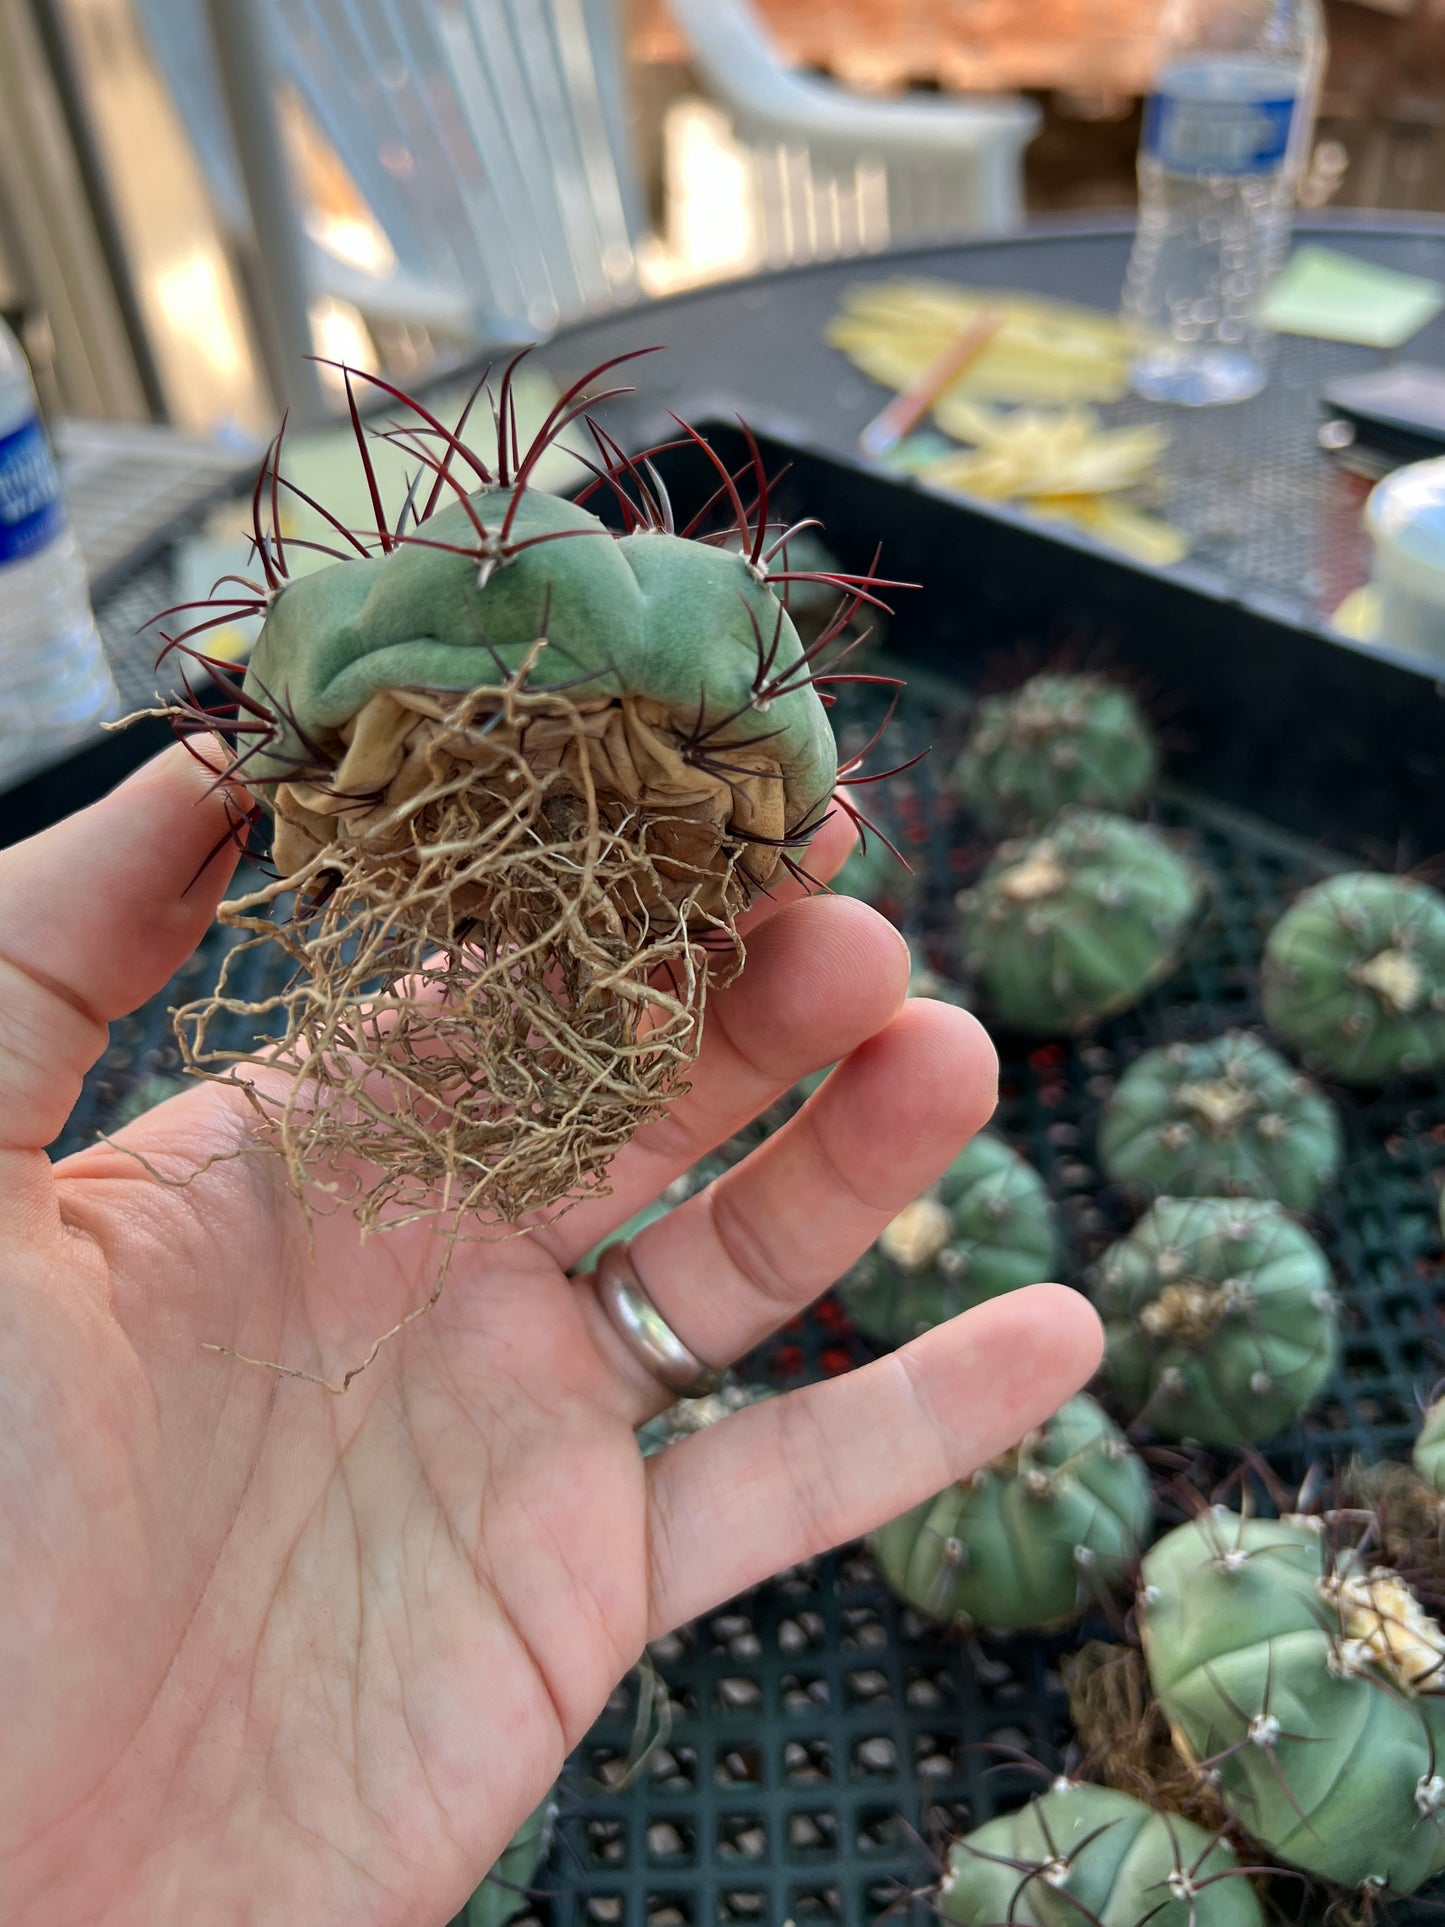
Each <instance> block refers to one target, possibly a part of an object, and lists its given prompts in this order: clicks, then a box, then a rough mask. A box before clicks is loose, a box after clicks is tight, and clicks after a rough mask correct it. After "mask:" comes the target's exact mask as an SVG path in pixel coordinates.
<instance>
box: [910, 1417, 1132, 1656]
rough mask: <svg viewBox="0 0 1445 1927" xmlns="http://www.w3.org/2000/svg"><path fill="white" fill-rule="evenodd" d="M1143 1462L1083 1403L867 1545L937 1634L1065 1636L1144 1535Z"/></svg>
mask: <svg viewBox="0 0 1445 1927" xmlns="http://www.w3.org/2000/svg"><path fill="white" fill-rule="evenodd" d="M1149 1517H1150V1497H1149V1478H1148V1474H1147V1473H1146V1472H1145V1470H1144V1465H1143V1462H1142V1461H1141V1460H1140V1459H1139V1457H1138V1456H1137V1454H1136V1453H1135V1452H1134V1451H1133V1450H1132V1449H1131V1448H1130V1446H1129V1443H1128V1441H1127V1440H1126V1439H1125V1438H1124V1437H1123V1435H1122V1434H1121V1433H1120V1431H1119V1430H1118V1428H1117V1427H1116V1426H1115V1425H1114V1424H1113V1422H1112V1420H1111V1419H1110V1418H1109V1417H1108V1415H1107V1414H1106V1413H1105V1412H1104V1410H1103V1409H1102V1407H1100V1406H1099V1405H1097V1404H1096V1403H1095V1402H1094V1400H1093V1399H1091V1398H1089V1397H1088V1396H1087V1395H1085V1394H1083V1393H1081V1394H1080V1395H1079V1396H1078V1397H1076V1398H1071V1399H1070V1400H1069V1402H1068V1404H1067V1405H1065V1406H1064V1407H1063V1408H1062V1409H1061V1410H1060V1411H1058V1412H1056V1413H1055V1415H1054V1416H1053V1418H1051V1419H1050V1420H1049V1422H1048V1423H1047V1424H1046V1425H1042V1426H1040V1427H1039V1428H1038V1429H1037V1430H1036V1431H1033V1432H1030V1433H1029V1434H1028V1436H1027V1438H1025V1439H1023V1440H1022V1441H1021V1443H1020V1444H1018V1445H1017V1446H1015V1447H1014V1449H1013V1450H1012V1451H1011V1452H1005V1453H1004V1454H1003V1455H1002V1456H1001V1457H1000V1458H998V1459H995V1460H994V1461H993V1463H992V1464H991V1465H986V1466H981V1467H980V1468H979V1470H978V1471H977V1472H974V1473H972V1474H971V1475H970V1476H969V1477H968V1478H966V1479H960V1480H959V1481H958V1482H957V1483H956V1484H954V1485H951V1486H949V1487H948V1488H947V1490H946V1491H943V1492H940V1493H939V1494H938V1495H937V1496H936V1497H935V1498H932V1499H926V1500H925V1501H924V1502H923V1504H922V1505H917V1506H914V1507H913V1509H912V1510H911V1511H909V1512H905V1513H904V1514H902V1516H901V1517H900V1518H897V1519H894V1520H891V1521H890V1522H889V1524H887V1525H886V1526H883V1527H882V1528H881V1529H880V1530H879V1531H877V1532H876V1533H874V1535H873V1540H872V1544H873V1550H874V1553H875V1554H876V1556H877V1559H878V1563H879V1566H880V1567H881V1568H882V1572H883V1576H884V1578H885V1579H886V1580H887V1581H888V1584H889V1585H890V1586H891V1587H892V1589H893V1591H894V1592H896V1593H897V1594H898V1596H899V1598H900V1599H902V1600H905V1601H906V1602H907V1604H908V1605H910V1606H912V1607H914V1608H915V1609H916V1610H917V1611H919V1612H921V1613H924V1614H926V1615H927V1617H928V1618H930V1619H936V1620H939V1621H940V1622H942V1623H944V1624H962V1625H968V1626H986V1627H992V1628H996V1629H998V1630H1001V1631H1022V1630H1024V1629H1026V1628H1030V1627H1035V1628H1037V1627H1048V1626H1063V1625H1067V1624H1068V1623H1069V1621H1071V1620H1074V1619H1077V1618H1079V1617H1080V1616H1081V1615H1082V1614H1083V1613H1084V1612H1086V1611H1087V1610H1088V1608H1089V1606H1090V1605H1091V1604H1093V1603H1094V1602H1096V1601H1097V1600H1098V1599H1099V1598H1100V1596H1101V1594H1102V1593H1104V1592H1105V1591H1107V1589H1108V1588H1109V1587H1110V1586H1112V1585H1114V1584H1116V1583H1117V1582H1118V1580H1119V1579H1120V1578H1122V1577H1123V1575H1124V1574H1125V1572H1126V1571H1127V1570H1128V1568H1129V1566H1130V1564H1131V1562H1132V1561H1133V1560H1134V1558H1135V1557H1136V1556H1137V1554H1138V1551H1139V1548H1140V1546H1141V1545H1142V1544H1143V1542H1144V1535H1145V1532H1146V1531H1147V1530H1148V1525H1149Z"/></svg>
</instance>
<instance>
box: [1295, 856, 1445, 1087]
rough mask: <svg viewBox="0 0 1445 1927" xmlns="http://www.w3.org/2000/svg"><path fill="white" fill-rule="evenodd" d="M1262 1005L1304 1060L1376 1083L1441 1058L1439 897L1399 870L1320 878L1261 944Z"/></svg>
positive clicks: (1444, 1028)
mask: <svg viewBox="0 0 1445 1927" xmlns="http://www.w3.org/2000/svg"><path fill="white" fill-rule="evenodd" d="M1262 987H1263V992H1264V1012H1265V1016H1266V1017H1267V1018H1268V1019H1269V1021H1270V1023H1271V1024H1272V1025H1273V1027H1274V1029H1275V1030H1276V1031H1277V1032H1278V1033H1279V1035H1280V1036H1281V1037H1282V1038H1283V1039H1284V1041H1285V1042H1286V1043H1287V1044H1288V1045H1289V1047H1290V1049H1291V1050H1293V1051H1296V1052H1297V1053H1298V1054H1299V1056H1300V1057H1301V1058H1303V1060H1304V1061H1305V1063H1306V1064H1308V1065H1310V1066H1311V1068H1315V1069H1318V1070H1320V1071H1321V1072H1324V1073H1327V1074H1328V1075H1329V1076H1331V1077H1337V1078H1339V1079H1340V1081H1341V1082H1342V1083H1345V1084H1379V1083H1382V1082H1384V1081H1385V1080H1386V1079H1387V1078H1391V1077H1396V1076H1400V1075H1402V1074H1403V1075H1407V1076H1416V1075H1418V1074H1419V1073H1421V1072H1426V1071H1435V1070H1439V1069H1440V1067H1441V1066H1442V1065H1445V896H1442V895H1441V894H1440V892H1439V891H1438V890H1432V889H1431V888H1430V887H1429V885H1428V884H1424V883H1415V882H1412V881H1411V880H1410V879H1409V878H1406V877H1389V876H1373V875H1370V874H1369V873H1367V872H1358V873H1351V874H1349V875H1346V876H1335V877H1331V878H1329V880H1328V881H1327V882H1325V883H1320V884H1316V885H1315V887H1314V888H1313V889H1311V890H1306V891H1305V893H1304V894H1303V896H1301V897H1300V898H1298V900H1297V901H1296V902H1295V903H1294V904H1292V905H1291V907H1290V908H1289V909H1288V910H1286V912H1285V913H1284V915H1283V916H1282V917H1281V918H1280V920H1279V922H1278V923H1277V924H1276V925H1275V927H1274V929H1273V930H1272V931H1271V932H1270V935H1269V941H1268V942H1267V943H1266V945H1265V951H1264V968H1263V974H1262Z"/></svg>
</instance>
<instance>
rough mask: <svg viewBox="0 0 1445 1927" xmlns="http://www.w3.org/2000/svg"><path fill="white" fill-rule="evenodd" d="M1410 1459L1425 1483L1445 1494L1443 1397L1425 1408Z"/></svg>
mask: <svg viewBox="0 0 1445 1927" xmlns="http://www.w3.org/2000/svg"><path fill="white" fill-rule="evenodd" d="M1410 1460H1411V1463H1412V1464H1413V1465H1414V1467H1415V1470H1416V1471H1417V1472H1418V1473H1419V1474H1420V1477H1421V1478H1422V1479H1424V1480H1425V1482H1426V1484H1427V1485H1431V1486H1433V1487H1434V1489H1435V1490H1436V1491H1437V1492H1439V1493H1441V1494H1442V1495H1445V1398H1437V1399H1436V1400H1435V1402H1434V1404H1433V1405H1431V1406H1429V1407H1428V1408H1427V1410H1426V1412H1425V1416H1424V1418H1423V1419H1422V1420H1421V1421H1420V1430H1419V1432H1418V1433H1417V1434H1416V1436H1415V1443H1414V1444H1413V1445H1412V1446H1411V1448H1410Z"/></svg>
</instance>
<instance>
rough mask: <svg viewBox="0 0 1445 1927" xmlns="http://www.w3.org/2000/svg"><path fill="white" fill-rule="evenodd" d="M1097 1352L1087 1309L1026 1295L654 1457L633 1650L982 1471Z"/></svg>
mask: <svg viewBox="0 0 1445 1927" xmlns="http://www.w3.org/2000/svg"><path fill="white" fill-rule="evenodd" d="M1102 1349H1103V1343H1102V1334H1101V1332H1100V1328H1099V1321H1098V1318H1097V1317H1096V1316H1095V1314H1094V1311H1093V1309H1092V1307H1091V1306H1090V1305H1089V1304H1088V1302H1087V1300H1085V1299H1084V1298H1082V1297H1081V1296H1080V1295H1079V1294H1078V1293H1077V1292H1074V1291H1069V1290H1066V1289H1065V1288H1064V1287H1062V1286H1060V1285H1031V1286H1029V1287H1028V1288H1027V1289H1025V1290H1022V1291H1013V1292H1009V1293H1008V1294H1007V1295H1006V1296H1005V1297H1002V1298H995V1299H993V1300H991V1301H990V1302H989V1303H988V1304H985V1305H980V1306H979V1307H978V1309H977V1310H976V1311H971V1312H967V1313H965V1315H964V1316H963V1317H962V1318H955V1319H952V1320H951V1321H950V1322H949V1323H948V1324H946V1325H940V1326H938V1327H937V1328H936V1329H935V1330H934V1331H931V1332H927V1333H925V1335H924V1336H923V1337H922V1338H918V1339H915V1340H914V1341H913V1343H912V1344H911V1345H906V1346H904V1347H903V1349H902V1350H901V1351H897V1352H893V1353H892V1354H890V1356H889V1357H887V1358H880V1359H878V1360H877V1361H876V1362H875V1363H874V1364H872V1365H865V1366H864V1367H863V1368H862V1369H861V1370H859V1371H856V1372H849V1373H848V1374H847V1375H846V1376H844V1377H842V1378H836V1379H830V1380H827V1381H825V1382H824V1383H822V1384H819V1385H809V1386H806V1387H805V1388H804V1389H803V1390H802V1391H798V1392H792V1393H790V1394H789V1395H788V1396H787V1397H786V1398H777V1399H768V1400H765V1401H764V1402H763V1403H761V1404H758V1405H753V1406H750V1407H748V1408H747V1409H746V1410H745V1411H742V1412H739V1413H737V1414H735V1415H734V1416H733V1417H732V1418H729V1419H725V1420H724V1421H723V1422H722V1423H721V1424H720V1425H715V1426H712V1427H711V1428H710V1429H709V1430H707V1431H705V1432H700V1433H698V1434H696V1435H695V1436H694V1437H693V1438H690V1439H687V1440H684V1441H683V1442H682V1443H681V1444H679V1445H674V1446H671V1447H669V1449H668V1450H667V1451H666V1452H661V1453H659V1454H658V1455H657V1456H656V1457H655V1458H653V1459H651V1460H650V1461H649V1462H648V1466H647V1476H648V1484H649V1489H650V1498H651V1517H650V1544H651V1547H652V1564H653V1578H652V1601H651V1623H650V1626H649V1630H648V1638H649V1639H655V1638H657V1637H658V1636H659V1635H660V1634H662V1633H664V1632H669V1631H671V1629H672V1628H673V1627H674V1626H679V1625H681V1624H682V1623H683V1622H684V1621H685V1620H689V1619H692V1618H693V1617H694V1616H695V1615H696V1614H698V1613H701V1612H706V1611H707V1610H708V1609H709V1608H711V1607H713V1606H715V1605H717V1604H718V1603H719V1602H720V1601H722V1600H724V1599H730V1598H732V1597H733V1596H734V1595H735V1594H736V1593H738V1592H741V1591H742V1590H743V1589H744V1588H745V1587H747V1586H752V1585H756V1584H757V1583H758V1582H759V1581H761V1580H764V1579H767V1578H769V1577H770V1576H771V1575H772V1574H773V1573H775V1572H781V1571H782V1570H783V1568H784V1567H786V1566H791V1565H795V1564H797V1562H798V1561H799V1560H800V1559H807V1558H810V1557H812V1556H813V1555H814V1554H815V1553H819V1552H824V1551H826V1550H827V1548H828V1547H830V1546H836V1545H841V1544H842V1543H843V1542H844V1541H845V1540H848V1539H856V1538H858V1537H859V1536H860V1535H861V1534H863V1533H865V1532H871V1531H872V1530H873V1529H874V1527H876V1526H879V1525H882V1524H884V1523H885V1522H886V1521H887V1520H889V1519H894V1518H896V1517H897V1516H898V1515H899V1513H901V1512H906V1511H907V1510H908V1508H909V1507H910V1506H914V1505H918V1504H920V1503H921V1502H922V1501H923V1500H924V1499H926V1498H928V1497H929V1496H930V1495H931V1494H933V1493H935V1492H941V1491H942V1490H943V1488H944V1487H945V1486H947V1485H948V1484H949V1483H950V1482H951V1481H952V1480H954V1479H960V1478H963V1477H964V1476H965V1475H966V1474H967V1473H969V1472H972V1471H974V1470H975V1469H976V1468H977V1467H978V1466H980V1465H984V1464H986V1463H987V1462H988V1460H990V1459H991V1458H993V1457H995V1456H996V1455H997V1454H998V1453H1000V1452H1003V1451H1005V1450H1007V1448H1008V1447H1009V1446H1010V1445H1013V1444H1015V1443H1017V1441H1018V1440H1019V1439H1021V1438H1022V1437H1023V1435H1024V1433H1025V1432H1027V1431H1028V1430H1030V1428H1031V1427H1033V1426H1035V1425H1041V1424H1042V1423H1043V1422H1044V1420H1045V1419H1047V1418H1048V1417H1050V1415H1051V1414H1052V1413H1054V1412H1056V1411H1057V1410H1058V1408H1059V1407H1060V1406H1061V1405H1062V1404H1063V1402H1064V1400H1065V1399H1067V1398H1069V1397H1071V1396H1072V1394H1073V1393H1075V1392H1076V1391H1078V1389H1079V1388H1080V1386H1082V1385H1084V1384H1086V1383H1087V1381H1088V1380H1089V1378H1090V1377H1091V1376H1092V1375H1093V1372H1094V1370H1095V1368H1096V1366H1097V1364H1098V1361H1099V1357H1100V1353H1101V1351H1102Z"/></svg>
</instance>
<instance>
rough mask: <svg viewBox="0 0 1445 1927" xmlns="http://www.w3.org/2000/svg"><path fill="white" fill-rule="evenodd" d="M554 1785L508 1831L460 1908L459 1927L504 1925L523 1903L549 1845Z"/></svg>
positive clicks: (554, 1812)
mask: <svg viewBox="0 0 1445 1927" xmlns="http://www.w3.org/2000/svg"><path fill="white" fill-rule="evenodd" d="M556 1795H557V1789H556V1788H555V1787H553V1789H552V1791H551V1792H550V1793H549V1794H548V1795H547V1797H546V1799H545V1800H544V1801H543V1802H542V1804H541V1806H539V1807H538V1808H537V1810H536V1812H535V1813H530V1814H528V1816H527V1818H526V1819H525V1820H524V1821H523V1822H522V1824H521V1826H520V1827H518V1829H517V1831H516V1832H515V1833H514V1834H513V1835H512V1838H511V1839H510V1840H509V1841H508V1843H507V1845H506V1847H505V1849H504V1850H503V1853H502V1857H501V1859H500V1860H499V1861H498V1862H497V1864H496V1865H495V1866H494V1867H493V1868H492V1870H491V1872H490V1873H489V1874H488V1875H487V1877H486V1879H485V1880H484V1881H483V1882H482V1884H481V1886H480V1887H478V1888H477V1890H476V1892H475V1893H474V1894H473V1895H472V1897H471V1899H470V1900H469V1901H468V1902H467V1904H466V1906H465V1907H464V1908H463V1909H462V1912H461V1918H460V1927H506V1923H507V1922H508V1921H509V1920H511V1919H512V1917H513V1916H514V1915H515V1914H517V1913H519V1912H520V1911H521V1909H522V1907H523V1906H524V1905H525V1904H526V1897H527V1889H528V1888H529V1887H531V1886H532V1885H533V1883H534V1882H535V1881H536V1878H537V1872H538V1869H539V1868H540V1867H541V1865H542V1862H543V1861H544V1860H545V1859H546V1858H547V1855H548V1853H549V1851H550V1850H551V1845H552V1831H553V1828H554V1826H555V1825H556V1819H557V1799H556Z"/></svg>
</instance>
